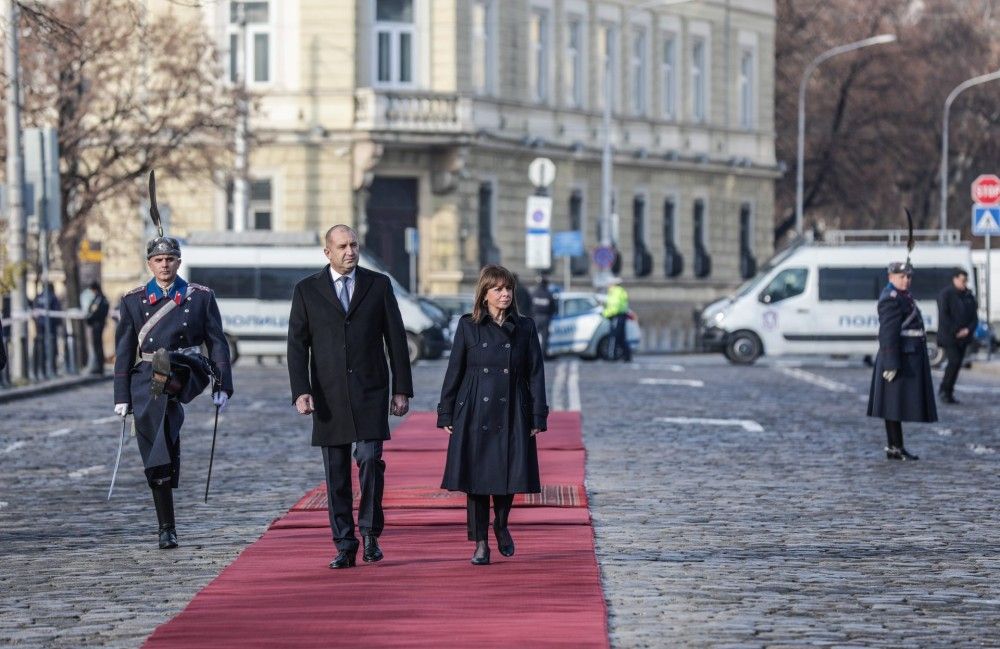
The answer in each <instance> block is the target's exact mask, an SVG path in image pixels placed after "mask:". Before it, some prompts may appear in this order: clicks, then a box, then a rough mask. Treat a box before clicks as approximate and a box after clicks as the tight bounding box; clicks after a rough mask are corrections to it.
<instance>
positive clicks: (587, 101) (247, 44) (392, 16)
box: [164, 0, 777, 320]
mask: <svg viewBox="0 0 1000 649" xmlns="http://www.w3.org/2000/svg"><path fill="white" fill-rule="evenodd" d="M237 5H238V3H236V2H217V3H205V8H203V9H201V11H203V12H204V18H205V20H206V21H207V25H208V27H209V29H210V30H212V32H213V33H214V34H215V35H216V36H217V38H218V42H219V43H220V47H221V48H222V49H223V50H225V51H226V52H227V61H228V65H229V66H230V68H231V70H230V74H233V77H234V78H235V74H234V73H233V69H234V68H236V67H237V66H240V65H241V62H245V68H243V70H244V72H245V78H246V82H247V85H248V86H249V88H250V89H251V90H252V91H253V92H255V93H256V94H257V95H258V97H259V106H258V108H257V109H256V110H255V111H254V112H253V114H252V115H251V117H250V120H249V129H250V132H251V133H252V135H253V138H252V139H253V140H254V141H255V142H256V144H254V145H253V146H252V148H251V151H250V155H249V177H250V183H249V202H248V216H247V219H246V222H241V223H234V222H233V216H232V214H233V210H232V191H231V190H230V191H223V190H221V189H218V187H223V186H226V182H225V180H224V179H223V182H218V183H217V184H216V185H211V184H210V183H207V182H202V183H200V184H199V183H198V181H197V179H192V180H191V181H190V182H187V183H184V188H183V190H181V189H179V188H178V189H174V190H173V193H172V196H170V197H169V198H167V199H165V200H169V201H170V204H171V214H172V223H171V227H172V228H173V231H174V232H177V233H179V234H181V235H184V234H187V233H190V232H193V231H199V230H224V229H237V230H239V229H246V230H253V229H259V230H274V231H303V230H305V231H315V232H322V231H324V230H325V229H326V228H327V227H329V226H330V225H332V224H334V223H337V222H347V223H351V224H353V225H354V226H355V227H356V228H357V229H358V231H359V233H360V234H361V237H362V243H363V245H364V246H365V247H366V248H367V249H368V250H370V251H372V252H374V253H375V254H376V255H378V256H379V257H381V258H382V260H383V261H384V262H385V263H386V265H387V266H388V267H389V268H390V269H392V270H393V272H394V274H396V275H397V278H398V279H399V280H400V281H401V282H402V283H403V284H404V285H406V284H408V282H409V279H410V278H409V273H410V267H409V263H408V258H407V256H406V253H405V251H404V232H405V230H406V228H409V227H413V228H417V230H418V232H419V234H420V256H419V263H418V267H417V278H416V284H417V285H418V286H419V289H420V290H421V291H422V292H425V293H430V294H435V293H436V294H451V293H459V292H469V291H470V290H471V287H472V285H473V284H474V282H475V280H476V277H477V275H478V271H479V268H480V267H481V266H482V265H483V264H484V263H488V262H498V263H502V264H504V265H507V266H509V267H511V268H512V269H513V270H515V271H516V272H519V273H521V275H522V277H525V276H531V275H532V274H533V272H534V271H528V270H527V269H526V268H525V227H524V210H525V201H526V198H527V197H528V196H529V195H530V194H532V193H533V190H534V188H533V187H532V185H531V183H530V182H529V180H528V175H527V169H528V165H529V163H530V162H531V160H532V159H534V158H535V157H538V156H544V157H548V158H550V159H552V160H553V161H554V162H555V164H556V166H557V173H556V179H555V182H554V184H553V186H552V187H551V196H552V197H553V223H552V228H553V231H554V232H558V231H568V230H580V231H582V232H583V235H584V240H585V244H586V248H587V250H588V251H589V250H591V249H592V248H593V247H594V246H595V245H597V244H598V243H599V242H600V241H601V240H602V236H604V237H606V238H610V239H611V240H612V241H613V242H614V244H615V246H616V247H617V249H618V250H619V251H620V259H621V266H620V269H619V272H620V275H621V276H622V277H623V279H624V281H625V285H626V286H627V287H628V288H629V290H630V292H631V294H632V298H633V301H634V302H635V303H636V305H637V308H638V310H639V311H640V315H643V313H647V314H650V316H651V317H654V318H659V317H660V315H655V314H657V313H659V312H660V311H663V309H662V307H663V305H671V308H670V309H668V310H670V311H672V312H673V313H675V314H676V313H683V318H684V319H687V320H690V311H689V310H686V309H678V308H675V307H679V306H681V305H686V304H690V305H694V306H696V305H698V304H702V303H704V302H706V301H708V300H710V299H713V298H714V297H715V296H717V295H718V294H719V293H720V292H721V291H723V290H726V289H728V288H731V287H732V286H734V285H735V284H737V283H739V282H740V281H741V279H742V278H744V277H746V276H749V275H752V274H753V272H754V269H755V267H756V263H757V260H765V259H767V258H768V257H769V256H770V254H771V252H772V227H773V212H774V191H773V184H774V179H775V178H776V177H777V166H776V160H775V147H774V111H773V106H774V33H775V8H774V2H773V0H691V1H689V2H685V3H681V4H670V3H669V2H665V3H664V6H660V7H656V6H652V7H649V5H650V3H648V2H647V3H642V2H634V1H629V0H625V1H623V0H617V1H615V0H281V1H277V0H257V1H251V2H245V3H243V7H242V9H243V12H244V13H243V18H244V20H245V23H244V24H241V23H240V14H239V9H240V7H238V6H237ZM640 5H642V6H640ZM164 6H165V7H168V6H169V7H171V10H177V9H176V5H172V4H169V5H168V4H164ZM643 7H649V8H643ZM606 75H607V76H606ZM609 87H610V90H608V88H609ZM608 94H610V95H611V98H610V100H611V107H612V120H611V133H610V136H611V138H612V142H613V144H614V156H613V182H612V187H613V193H612V195H613V205H614V208H613V212H614V214H615V215H616V216H615V218H614V219H611V220H610V229H609V231H608V232H602V219H601V204H602V203H601V189H602V182H601V154H602V146H603V142H604V137H605V129H604V126H603V121H602V111H603V107H604V102H605V98H606V95H608ZM217 180H219V179H217ZM167 192H171V189H169V188H168V189H165V193H167ZM561 264H562V260H559V261H558V263H557V266H556V268H555V269H554V270H555V271H556V273H557V275H556V276H557V277H561V272H562V267H561ZM571 269H572V275H573V282H574V284H580V285H590V283H591V278H592V276H593V273H594V270H595V269H594V266H593V264H592V262H591V261H590V259H589V255H588V254H587V253H585V254H584V255H582V256H580V257H578V258H574V259H572V260H571ZM664 317H667V316H664Z"/></svg>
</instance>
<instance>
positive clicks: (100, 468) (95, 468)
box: [69, 464, 104, 480]
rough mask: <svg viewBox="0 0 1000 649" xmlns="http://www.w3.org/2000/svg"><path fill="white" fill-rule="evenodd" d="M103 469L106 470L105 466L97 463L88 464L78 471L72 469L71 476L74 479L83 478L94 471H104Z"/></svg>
mask: <svg viewBox="0 0 1000 649" xmlns="http://www.w3.org/2000/svg"><path fill="white" fill-rule="evenodd" d="M103 471H104V467H103V466H101V465H98V464H95V465H94V466H88V467H87V468H85V469H77V470H76V471H70V472H69V477H71V478H73V479H74V480H79V479H80V478H83V477H85V476H88V475H92V474H94V473H102V472H103Z"/></svg>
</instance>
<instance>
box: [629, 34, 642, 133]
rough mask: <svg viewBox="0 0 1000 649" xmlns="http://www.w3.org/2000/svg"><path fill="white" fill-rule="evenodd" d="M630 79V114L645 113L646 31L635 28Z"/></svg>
mask: <svg viewBox="0 0 1000 649" xmlns="http://www.w3.org/2000/svg"><path fill="white" fill-rule="evenodd" d="M629 74H630V76H631V77H632V79H631V81H632V113H633V114H635V115H643V114H645V112H646V29H645V28H644V27H636V29H635V31H634V32H633V33H632V60H631V62H630V65H629Z"/></svg>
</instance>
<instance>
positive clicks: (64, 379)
mask: <svg viewBox="0 0 1000 649" xmlns="http://www.w3.org/2000/svg"><path fill="white" fill-rule="evenodd" d="M112 378H114V375H113V374H110V373H108V374H103V375H100V376H96V375H93V374H78V375H76V376H61V377H59V378H57V379H51V380H48V381H42V382H40V383H32V384H30V385H23V386H20V387H16V388H0V403H8V402H10V401H17V400H18V399H30V398H32V397H37V396H40V395H43V394H50V393H52V392H62V391H64V390H72V389H74V388H79V387H81V386H84V385H91V384H93V383H102V382H104V381H111V379H112Z"/></svg>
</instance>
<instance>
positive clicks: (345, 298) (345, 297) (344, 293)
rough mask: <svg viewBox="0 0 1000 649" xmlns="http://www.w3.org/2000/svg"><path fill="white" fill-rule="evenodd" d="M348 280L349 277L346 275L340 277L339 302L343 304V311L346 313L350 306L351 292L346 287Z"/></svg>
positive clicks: (349, 279)
mask: <svg viewBox="0 0 1000 649" xmlns="http://www.w3.org/2000/svg"><path fill="white" fill-rule="evenodd" d="M350 281H351V278H350V277H348V276H346V275H344V276H343V277H341V278H340V303H341V304H342V305H344V313H347V310H348V308H349V307H350V306H351V293H350V291H349V290H348V288H347V283H348V282H350Z"/></svg>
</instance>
